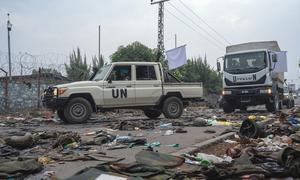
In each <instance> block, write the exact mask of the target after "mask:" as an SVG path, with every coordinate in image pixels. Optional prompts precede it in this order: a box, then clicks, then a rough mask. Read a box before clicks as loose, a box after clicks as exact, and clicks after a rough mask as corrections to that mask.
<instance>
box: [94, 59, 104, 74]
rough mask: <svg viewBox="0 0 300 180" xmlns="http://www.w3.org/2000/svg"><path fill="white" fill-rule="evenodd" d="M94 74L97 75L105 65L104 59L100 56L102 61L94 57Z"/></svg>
mask: <svg viewBox="0 0 300 180" xmlns="http://www.w3.org/2000/svg"><path fill="white" fill-rule="evenodd" d="M92 63H93V64H92V71H93V72H92V74H94V73H96V72H97V71H98V70H99V69H100V68H101V67H102V66H103V65H104V57H103V56H102V54H101V55H100V59H99V58H97V56H93V57H92Z"/></svg>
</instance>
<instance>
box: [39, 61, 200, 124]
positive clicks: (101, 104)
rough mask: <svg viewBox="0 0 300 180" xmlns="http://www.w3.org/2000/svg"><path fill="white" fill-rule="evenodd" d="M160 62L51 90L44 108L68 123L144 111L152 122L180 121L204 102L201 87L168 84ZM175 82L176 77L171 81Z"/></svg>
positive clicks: (124, 66)
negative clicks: (101, 114)
mask: <svg viewBox="0 0 300 180" xmlns="http://www.w3.org/2000/svg"><path fill="white" fill-rule="evenodd" d="M166 77H169V78H170V76H167V74H166V73H165V72H164V71H163V69H162V65H161V64H160V63H157V62H116V63H111V64H108V65H105V66H103V67H102V68H101V69H100V70H99V71H98V72H97V73H96V74H95V75H94V77H93V78H92V79H91V80H90V81H80V82H73V83H69V84H61V85H57V86H54V87H49V88H48V89H47V90H45V92H44V94H43V97H42V98H43V102H44V103H43V104H44V105H45V106H46V107H48V108H51V109H53V110H57V114H58V116H59V117H60V118H61V119H62V120H63V121H65V122H69V123H82V122H85V121H86V120H87V119H88V118H89V116H90V115H91V113H92V112H97V111H107V110H111V109H118V108H134V109H142V110H143V111H144V113H145V115H146V116H148V117H149V118H157V117H159V116H160V115H161V114H162V113H163V114H164V116H165V117H166V118H178V117H180V116H181V114H182V112H183V108H184V106H187V105H188V102H189V101H190V100H194V99H201V98H202V96H203V88H202V84H201V83H182V82H175V83H174V82H172V83H171V82H167V80H168V79H169V78H166ZM171 78H172V77H171Z"/></svg>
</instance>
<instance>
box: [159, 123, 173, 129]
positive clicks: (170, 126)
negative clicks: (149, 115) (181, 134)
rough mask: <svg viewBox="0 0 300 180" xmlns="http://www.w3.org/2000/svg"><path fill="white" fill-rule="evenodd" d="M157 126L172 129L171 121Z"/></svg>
mask: <svg viewBox="0 0 300 180" xmlns="http://www.w3.org/2000/svg"><path fill="white" fill-rule="evenodd" d="M159 128H160V129H161V130H167V129H172V128H173V127H172V123H166V124H161V125H160V126H159Z"/></svg>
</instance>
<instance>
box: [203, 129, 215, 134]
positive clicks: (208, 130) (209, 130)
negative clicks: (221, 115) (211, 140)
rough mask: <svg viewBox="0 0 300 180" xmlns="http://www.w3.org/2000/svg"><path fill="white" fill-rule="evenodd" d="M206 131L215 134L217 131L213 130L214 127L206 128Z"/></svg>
mask: <svg viewBox="0 0 300 180" xmlns="http://www.w3.org/2000/svg"><path fill="white" fill-rule="evenodd" d="M204 132H205V133H209V134H214V133H216V131H215V130H213V129H206V130H205V131H204Z"/></svg>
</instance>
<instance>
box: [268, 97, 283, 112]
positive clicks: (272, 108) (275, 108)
mask: <svg viewBox="0 0 300 180" xmlns="http://www.w3.org/2000/svg"><path fill="white" fill-rule="evenodd" d="M279 106H280V105H279V100H278V97H277V96H275V97H274V100H273V102H268V103H267V104H266V108H267V110H268V111H269V112H276V111H278V109H279Z"/></svg>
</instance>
